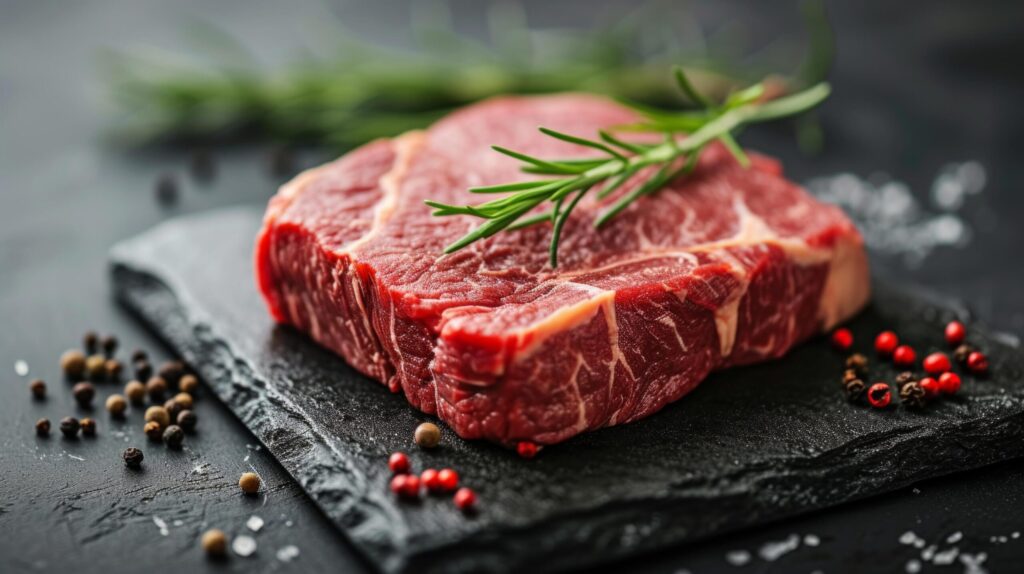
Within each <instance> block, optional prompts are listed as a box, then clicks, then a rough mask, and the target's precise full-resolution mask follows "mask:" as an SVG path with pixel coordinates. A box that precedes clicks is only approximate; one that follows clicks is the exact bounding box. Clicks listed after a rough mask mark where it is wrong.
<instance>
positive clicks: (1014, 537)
mask: <svg viewBox="0 0 1024 574" xmlns="http://www.w3.org/2000/svg"><path fill="white" fill-rule="evenodd" d="M1010 538H1013V539H1014V540H1016V539H1018V538H1020V532H1014V533H1013V534H1011V535H1010Z"/></svg>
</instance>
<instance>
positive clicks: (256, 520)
mask: <svg viewBox="0 0 1024 574" xmlns="http://www.w3.org/2000/svg"><path fill="white" fill-rule="evenodd" d="M245 527H246V528H248V529H249V530H252V531H253V532H259V531H260V528H263V519H262V518H260V517H259V516H256V515H255V514H253V515H252V516H250V517H249V520H246V521H245Z"/></svg>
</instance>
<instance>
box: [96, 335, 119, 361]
mask: <svg viewBox="0 0 1024 574" xmlns="http://www.w3.org/2000/svg"><path fill="white" fill-rule="evenodd" d="M100 346H101V347H103V354H105V355H106V356H108V357H113V356H114V352H115V351H117V337H115V336H113V335H107V336H106V337H103V340H101V341H100Z"/></svg>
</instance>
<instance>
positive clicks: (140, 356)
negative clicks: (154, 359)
mask: <svg viewBox="0 0 1024 574" xmlns="http://www.w3.org/2000/svg"><path fill="white" fill-rule="evenodd" d="M148 358H149V355H148V354H146V351H143V350H142V349H135V350H134V351H132V354H131V355H129V357H128V359H129V360H130V361H131V362H132V363H138V362H139V361H145V360H146V359H148Z"/></svg>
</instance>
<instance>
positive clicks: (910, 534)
mask: <svg viewBox="0 0 1024 574" xmlns="http://www.w3.org/2000/svg"><path fill="white" fill-rule="evenodd" d="M917 540H918V538H917V534H914V531H913V530H908V531H906V532H904V533H903V534H902V535H900V544H906V545H907V546H910V545H911V544H913V543H914V542H917Z"/></svg>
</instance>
